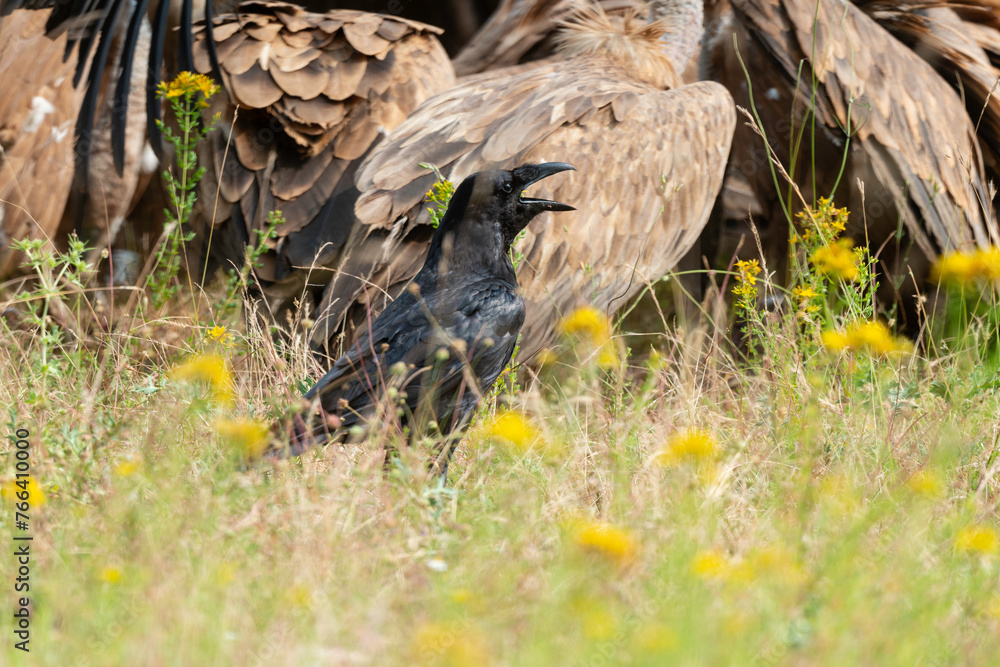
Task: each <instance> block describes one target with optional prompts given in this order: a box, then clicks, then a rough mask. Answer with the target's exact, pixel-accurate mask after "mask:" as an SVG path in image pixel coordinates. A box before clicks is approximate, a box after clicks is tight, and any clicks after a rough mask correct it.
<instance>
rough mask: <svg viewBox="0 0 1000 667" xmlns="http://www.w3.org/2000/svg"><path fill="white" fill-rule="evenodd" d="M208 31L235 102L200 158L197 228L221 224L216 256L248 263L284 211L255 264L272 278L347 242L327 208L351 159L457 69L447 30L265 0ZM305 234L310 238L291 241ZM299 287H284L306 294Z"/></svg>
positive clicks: (345, 182) (199, 51)
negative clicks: (441, 35)
mask: <svg viewBox="0 0 1000 667" xmlns="http://www.w3.org/2000/svg"><path fill="white" fill-rule="evenodd" d="M208 31H209V28H208V26H206V25H205V24H202V25H200V26H197V27H196V31H195V42H194V51H195V67H196V68H197V69H198V70H199V71H201V72H205V73H207V72H209V71H210V70H211V67H212V63H211V58H210V53H209V49H208V46H209V45H210V44H212V43H213V40H209V39H207V36H208ZM211 31H212V35H213V37H214V43H215V44H216V53H217V54H218V59H219V66H220V70H221V73H222V83H223V87H224V88H225V90H226V91H227V93H228V97H229V99H228V100H227V99H225V97H226V96H220V98H221V99H220V100H219V101H218V102H217V105H216V107H215V110H216V111H218V112H219V113H220V114H221V118H222V124H221V125H222V127H221V128H220V131H217V132H215V133H213V135H212V146H210V147H209V148H208V149H207V150H206V153H207V154H206V155H204V156H203V158H204V161H203V164H206V165H207V166H208V172H207V173H206V177H205V179H204V180H203V181H202V186H201V197H200V201H201V204H202V206H203V209H202V211H201V212H200V217H199V219H198V220H197V221H196V223H195V230H196V232H197V233H198V234H199V236H200V237H201V238H202V239H203V240H205V241H206V242H207V240H208V238H209V236H210V234H209V230H210V229H211V227H212V226H213V225H214V226H218V227H220V229H219V230H218V231H217V232H216V233H215V234H214V235H212V236H213V237H214V238H213V240H212V243H213V248H212V254H213V256H214V257H215V258H216V259H217V260H221V261H223V262H232V263H235V264H236V265H240V264H242V259H243V246H244V245H245V243H247V242H248V241H251V240H252V241H254V242H256V238H254V235H253V233H252V232H253V230H254V229H261V228H262V227H263V223H264V219H265V217H266V215H267V213H268V212H270V211H272V210H275V209H278V210H280V211H281V212H282V213H283V215H284V217H285V219H286V222H285V224H284V225H282V226H280V227H279V228H278V230H277V231H278V238H277V239H275V240H270V241H269V243H270V244H271V249H272V250H274V252H272V253H269V254H268V255H267V256H265V258H264V266H263V268H262V269H260V270H259V271H258V276H259V278H261V279H262V280H263V281H265V283H273V282H276V281H279V280H281V279H282V278H284V277H285V276H286V274H287V273H288V272H289V269H290V267H291V266H293V265H298V264H308V263H309V262H310V261H312V259H313V258H314V257H315V252H316V250H317V249H319V248H320V247H321V246H323V244H324V243H327V242H330V243H332V244H333V246H334V247H337V246H339V244H342V243H343V239H341V238H339V237H340V234H339V233H338V231H339V230H338V229H337V228H336V225H335V224H333V222H332V221H335V220H336V219H337V216H334V215H332V214H331V211H330V208H331V203H333V202H335V200H336V195H337V194H338V193H339V192H340V191H341V190H343V189H344V188H350V187H351V178H350V176H351V175H353V169H352V167H351V162H352V161H353V160H356V159H357V158H360V157H361V156H362V155H364V154H365V153H366V151H368V150H369V148H370V147H371V145H372V144H373V143H374V142H375V141H376V140H377V139H378V138H379V136H380V134H381V133H383V132H385V131H387V130H389V129H391V128H393V127H395V126H396V125H398V124H399V123H401V122H402V121H403V120H404V119H405V118H406V116H407V115H408V114H409V113H410V112H411V111H413V110H414V109H415V108H416V107H417V106H418V105H419V104H420V103H421V102H423V101H424V100H425V99H426V98H427V97H429V96H430V95H431V94H433V93H434V92H437V91H438V90H441V89H442V88H445V87H447V86H449V85H450V84H451V83H452V81H453V80H454V75H453V74H452V70H451V65H450V63H449V62H448V57H447V55H446V54H445V52H444V49H443V48H442V47H441V45H440V44H439V43H438V41H437V39H436V38H435V37H434V35H435V34H436V33H438V32H440V31H439V30H438V29H437V28H433V27H431V26H427V25H424V24H421V23H417V22H414V21H409V20H406V19H402V18H398V17H391V16H383V15H376V14H369V13H365V12H359V11H351V10H333V11H329V12H326V13H323V14H318V13H310V12H306V11H304V10H302V9H301V8H299V7H297V6H295V5H291V4H287V3H282V2H266V3H265V2H258V3H245V4H243V5H241V6H240V11H239V13H237V14H225V15H221V16H219V17H217V18H215V19H214V21H213V22H212V27H211ZM237 106H238V108H239V110H238V111H237ZM230 124H232V141H231V143H230V144H228V145H227V142H228V140H229V131H228V128H229V126H230ZM345 174H346V175H347V177H346V178H345ZM217 192H218V202H217V203H216V199H217V197H216V193H217ZM310 223H314V225H313V227H311V228H310V229H309V230H308V231H307V232H305V233H303V234H300V232H302V230H303V229H305V228H306V227H307V226H308V225H310ZM318 228H323V229H325V230H327V232H328V234H327V236H328V237H327V238H324V235H323V234H322V233H320V231H319V229H318ZM296 236H299V237H305V236H307V237H308V243H305V242H304V238H299V239H298V240H299V241H300V242H299V243H294V242H293V243H290V242H289V238H290V237H292V238H293V239H294V238H295V237H296ZM204 254H205V250H204V249H203V255H204ZM300 275H303V274H300ZM297 277H298V276H295V278H297ZM301 286H302V282H301V281H299V282H297V283H296V285H295V287H292V288H288V289H287V292H286V293H287V294H288V295H293V294H294V295H296V296H297V292H298V291H299V290H300V289H301Z"/></svg>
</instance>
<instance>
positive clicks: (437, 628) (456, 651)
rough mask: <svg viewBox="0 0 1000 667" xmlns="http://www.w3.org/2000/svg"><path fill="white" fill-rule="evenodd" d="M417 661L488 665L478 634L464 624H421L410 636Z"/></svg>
mask: <svg viewBox="0 0 1000 667" xmlns="http://www.w3.org/2000/svg"><path fill="white" fill-rule="evenodd" d="M413 653H414V657H415V658H416V662H417V664H421V665H443V666H447V667H482V666H483V665H489V664H490V663H491V662H492V661H491V660H490V659H489V653H488V652H487V650H486V641H485V639H484V638H483V636H482V633H481V632H479V631H477V630H476V628H474V627H470V626H469V625H468V624H467V623H463V624H458V623H425V624H424V625H421V626H420V627H418V628H417V631H416V633H414V636H413Z"/></svg>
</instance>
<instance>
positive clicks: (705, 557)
mask: <svg viewBox="0 0 1000 667" xmlns="http://www.w3.org/2000/svg"><path fill="white" fill-rule="evenodd" d="M691 571H692V572H694V573H695V574H696V575H698V576H699V577H701V578H702V579H724V578H725V577H726V575H727V573H728V571H729V558H728V557H727V556H726V555H725V554H724V553H722V552H721V551H718V550H717V549H710V550H708V551H702V552H700V553H698V554H697V555H695V557H694V560H692V561H691Z"/></svg>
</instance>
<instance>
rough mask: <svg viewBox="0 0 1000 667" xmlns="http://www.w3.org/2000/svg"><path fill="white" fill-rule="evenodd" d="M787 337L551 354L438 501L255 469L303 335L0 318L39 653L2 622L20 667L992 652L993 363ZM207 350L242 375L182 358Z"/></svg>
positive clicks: (998, 410)
mask: <svg viewBox="0 0 1000 667" xmlns="http://www.w3.org/2000/svg"><path fill="white" fill-rule="evenodd" d="M583 319H584V320H586V318H583ZM788 320H789V321H787V322H779V323H777V324H772V325H768V324H767V323H764V324H763V325H762V326H763V327H764V329H762V330H761V331H760V332H759V334H760V335H761V336H764V337H766V338H765V340H766V344H765V346H764V347H765V351H764V354H763V356H762V357H761V358H760V359H759V361H758V362H757V363H753V364H749V365H748V364H745V363H735V362H733V361H732V357H731V355H730V354H729V352H728V351H727V350H728V346H727V345H726V344H725V343H724V338H723V336H722V335H721V334H720V332H718V331H715V332H712V331H691V332H687V333H683V332H682V333H663V334H660V335H659V336H658V337H656V338H655V341H654V343H655V346H656V348H657V349H659V350H660V351H661V352H660V353H658V354H655V355H653V356H652V357H650V358H649V359H646V360H640V359H639V358H638V357H626V356H625V354H624V346H623V345H622V344H621V342H622V341H621V338H618V337H616V338H614V340H613V342H612V341H609V340H605V339H603V338H602V339H601V340H599V341H597V343H598V344H596V345H593V346H592V348H593V349H591V350H590V351H589V352H588V350H587V349H586V345H583V344H582V343H581V344H578V346H577V347H576V348H575V350H574V349H568V350H563V352H562V354H561V356H557V355H549V358H548V361H549V363H548V364H547V365H546V366H545V367H544V368H543V369H542V371H541V372H540V374H539V376H538V377H532V375H531V374H530V373H528V372H527V371H525V370H521V371H520V373H519V382H520V383H521V384H522V385H523V386H526V387H527V388H526V389H525V390H524V391H522V392H521V393H519V394H518V395H517V396H516V398H515V405H514V409H513V412H512V413H511V414H500V415H494V414H492V413H490V414H485V415H483V417H482V418H481V419H480V420H479V422H478V425H477V426H476V427H475V428H474V429H473V432H472V433H471V434H470V436H469V437H468V438H467V439H466V440H465V441H464V443H463V444H462V446H461V447H460V449H459V452H458V455H457V459H456V461H455V462H454V464H453V466H452V468H451V471H450V476H449V484H448V486H447V487H445V488H440V487H436V486H435V485H434V484H431V483H428V482H427V480H425V479H424V478H423V474H422V472H423V470H424V468H423V465H422V463H421V461H422V458H421V455H420V454H419V453H413V455H412V456H410V455H404V456H403V457H402V459H401V461H400V463H399V464H398V465H396V466H394V470H393V472H392V473H391V474H389V475H384V474H383V472H382V465H381V462H380V460H379V455H378V452H377V449H378V444H379V443H377V442H368V443H362V444H361V445H359V446H331V447H328V448H325V449H322V450H320V451H316V452H311V453H309V454H307V455H306V456H304V457H303V458H302V459H300V460H299V459H297V460H294V461H291V462H284V463H281V464H278V465H272V464H263V465H252V466H249V467H248V466H246V465H245V464H244V460H243V455H242V454H243V453H242V452H241V451H239V450H240V449H241V448H242V447H245V446H249V444H252V443H250V441H253V440H255V439H256V438H258V437H259V433H258V432H254V431H253V430H252V426H246V425H253V424H257V423H264V424H266V423H268V420H269V419H270V418H271V417H272V416H274V415H276V414H278V413H280V412H281V411H282V410H284V409H287V407H288V406H289V405H291V404H292V403H293V402H294V400H295V396H296V392H297V388H298V389H301V388H302V387H303V386H304V385H303V383H304V382H306V381H307V380H308V378H309V377H310V376H311V377H317V376H318V374H319V368H318V366H316V365H315V362H313V361H312V360H311V358H310V357H309V355H308V354H306V353H305V351H304V349H302V348H301V342H298V343H296V344H295V345H293V346H291V347H290V348H289V349H279V350H276V349H275V346H274V343H272V342H271V340H270V338H269V337H268V336H265V335H264V334H263V333H262V332H260V331H259V330H256V329H254V328H251V330H250V331H249V332H243V333H240V332H238V331H236V329H234V328H233V327H232V326H230V327H229V328H228V329H226V328H223V326H221V325H220V324H219V323H215V322H209V323H206V321H205V318H204V317H195V316H194V315H192V314H191V313H190V312H188V313H184V312H183V309H182V312H181V313H177V314H174V315H171V316H170V317H167V316H164V317H162V318H160V319H158V320H151V321H146V322H142V323H137V324H136V325H135V326H133V327H132V328H130V329H125V333H121V334H116V335H111V336H105V337H104V338H103V339H101V341H102V342H101V344H100V345H96V346H95V345H84V344H77V343H75V342H73V341H67V340H61V341H59V340H57V341H55V343H53V342H52V341H51V340H49V341H48V342H46V339H45V336H44V335H39V333H38V331H37V330H33V329H31V328H30V327H23V328H21V329H18V328H16V327H12V326H10V325H9V324H5V325H4V330H3V339H2V342H0V386H2V401H3V405H4V406H6V407H7V415H8V417H7V420H6V422H7V426H6V433H7V434H8V435H9V434H13V432H14V430H15V429H17V428H27V429H29V430H30V431H31V443H32V450H31V456H32V465H33V472H34V473H35V475H36V478H37V482H38V485H39V487H40V489H41V493H42V494H44V496H43V497H42V496H40V495H39V496H37V497H36V499H35V506H34V507H32V508H31V511H30V515H31V522H32V531H31V532H32V533H33V535H34V541H33V542H32V547H31V548H32V558H33V560H32V571H31V591H30V597H31V601H32V602H31V604H32V613H33V618H32V626H31V629H32V635H31V645H30V646H31V653H30V655H25V654H22V653H21V652H19V651H16V650H14V649H13V644H14V641H15V640H14V638H13V634H12V632H11V631H10V630H9V629H8V630H7V631H5V632H4V635H3V637H4V641H3V648H2V649H0V655H4V656H5V658H4V660H3V662H5V663H6V664H22V663H23V664H39V665H60V666H65V665H125V664H128V665H133V664H150V665H160V664H171V665H174V664H177V665H201V664H236V665H256V664H260V665H271V664H277V665H284V664H288V665H292V664H295V665H302V664H306V665H313V664H317V665H318V664H335V665H340V664H375V665H381V664H438V665H455V666H458V665H488V664H496V665H556V664H573V665H611V664H637V665H661V664H699V665H700V664H719V665H723V664H739V665H745V664H754V665H779V664H795V665H826V664H829V665H842V664H879V665H889V664H899V665H914V664H920V665H946V664H982V665H986V664H995V662H994V660H995V658H996V656H998V655H1000V585H998V584H1000V581H998V578H1000V574H998V564H1000V562H998V559H1000V552H998V550H1000V544H998V533H997V528H998V517H997V505H998V498H1000V496H998V494H997V488H996V484H997V482H996V473H997V470H998V469H1000V457H998V455H997V454H998V444H997V443H998V437H1000V397H998V393H997V385H998V382H997V376H996V366H995V364H994V363H992V362H990V360H989V358H987V357H986V356H982V355H980V354H979V352H978V351H977V349H976V348H973V347H967V348H965V349H962V350H961V351H954V352H951V353H945V354H935V355H934V356H933V357H932V358H926V355H924V354H922V353H920V352H915V351H913V350H912V348H911V349H907V350H905V351H903V352H901V353H900V354H896V355H890V356H875V357H870V356H868V354H869V353H872V351H871V350H870V349H868V348H865V347H864V346H860V347H859V346H855V347H853V348H852V347H851V346H850V345H849V344H848V343H847V342H845V341H848V340H849V338H850V336H851V335H854V334H852V333H851V332H850V331H849V332H848V333H846V334H843V335H844V336H846V337H845V338H844V339H843V340H841V341H840V342H841V343H843V345H841V346H840V347H839V348H837V347H836V346H833V347H834V348H836V350H839V351H835V350H833V349H826V348H824V347H823V346H822V345H821V343H820V332H819V331H818V330H817V331H811V332H807V333H806V334H805V335H804V334H803V331H802V328H801V326H800V323H799V320H797V319H796V318H795V317H794V314H793V316H792V317H790V318H788ZM581 321H583V320H581ZM586 321H589V320H586ZM601 331H602V336H606V335H610V334H609V333H607V332H605V330H604V329H603V328H601ZM609 331H610V330H609ZM633 342H635V341H633ZM648 342H649V339H644V342H643V343H642V345H648ZM636 344H637V345H638V343H636ZM296 345H298V346H299V347H296ZM567 347H569V346H567ZM211 355H215V356H214V357H213V356H211ZM192 357H193V358H198V359H201V360H202V361H204V360H205V359H212V358H215V359H217V360H225V361H218V362H213V363H223V364H228V367H226V366H225V365H224V366H223V368H224V369H225V370H224V372H225V375H226V378H225V379H224V380H221V381H220V382H222V384H221V385H219V384H218V383H217V385H218V386H216V385H213V384H212V382H213V380H212V379H211V373H208V374H207V376H205V377H207V379H208V380H209V382H208V385H206V384H205V383H198V382H195V383H189V382H184V381H182V380H183V377H184V373H183V372H182V373H179V374H178V372H177V371H173V372H172V371H171V369H172V368H175V367H176V366H177V364H179V363H181V362H183V361H184V360H186V359H189V358H192ZM219 386H224V389H225V391H222V392H220V391H219ZM234 423H235V424H237V426H233V424H234ZM239 425H243V426H239ZM2 447H3V456H2V458H0V478H2V479H6V480H9V479H10V477H11V476H12V474H13V471H14V459H13V447H12V440H5V441H4V444H3V446H2ZM10 491H11V489H10V488H9V487H8V489H7V492H8V493H6V494H5V495H7V496H8V501H9V500H10V498H9V492H10ZM3 507H4V509H3V510H2V512H0V521H2V522H3V525H4V533H5V534H7V535H12V534H15V533H16V531H14V530H13V521H14V512H13V507H12V505H11V503H10V502H4V503H3ZM8 539H9V538H8ZM7 544H8V546H7V547H4V549H3V550H2V551H3V552H4V553H7V554H8V555H7V556H4V557H2V558H0V578H2V580H3V581H5V582H8V583H7V584H5V585H6V586H7V587H8V590H7V591H6V592H5V593H4V596H3V597H4V599H6V600H8V601H12V600H13V599H14V598H15V597H16V596H17V595H16V594H15V593H14V591H13V583H12V582H13V579H14V576H15V569H16V564H15V562H14V558H13V557H12V556H11V555H9V554H10V553H11V552H12V551H13V549H12V548H11V547H9V545H10V544H13V543H12V542H8V543H7ZM10 608H11V607H10V606H8V605H5V607H4V609H5V610H8V609H10ZM5 613H7V612H6V611H5ZM9 618H10V617H9V616H8V619H9ZM9 622H10V621H9V620H8V624H9ZM8 627H9V626H8Z"/></svg>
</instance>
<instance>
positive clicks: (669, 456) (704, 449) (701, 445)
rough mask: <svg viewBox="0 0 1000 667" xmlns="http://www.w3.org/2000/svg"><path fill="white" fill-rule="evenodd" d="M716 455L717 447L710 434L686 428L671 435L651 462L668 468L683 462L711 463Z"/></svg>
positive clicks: (717, 452) (698, 429)
mask: <svg viewBox="0 0 1000 667" xmlns="http://www.w3.org/2000/svg"><path fill="white" fill-rule="evenodd" d="M718 454H719V445H718V443H716V441H715V438H713V437H712V434H711V433H709V432H708V431H706V430H705V429H700V428H688V429H683V430H681V431H677V432H676V433H674V434H673V435H671V436H670V438H669V439H668V440H667V443H666V445H664V446H663V447H662V448H661V449H660V450H659V451H658V452H657V453H656V454H654V455H653V460H654V461H655V462H656V463H659V464H660V465H662V466H665V467H669V466H672V465H675V464H677V463H680V462H683V461H693V462H695V463H704V462H707V461H712V460H714V459H715V458H716V457H717V456H718Z"/></svg>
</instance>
